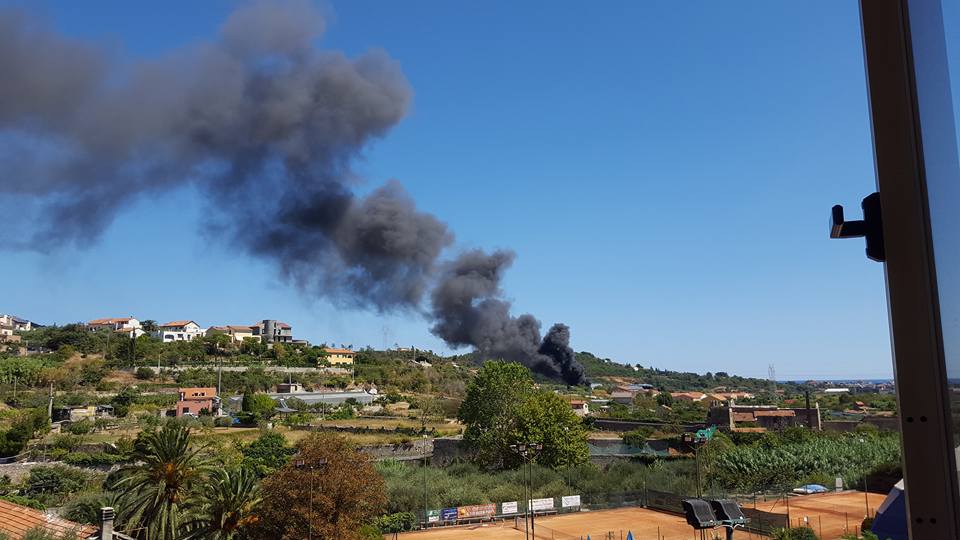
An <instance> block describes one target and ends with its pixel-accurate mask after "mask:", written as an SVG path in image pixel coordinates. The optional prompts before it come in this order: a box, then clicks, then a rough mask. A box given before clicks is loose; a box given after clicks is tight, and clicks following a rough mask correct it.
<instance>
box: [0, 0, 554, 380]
mask: <svg viewBox="0 0 960 540" xmlns="http://www.w3.org/2000/svg"><path fill="white" fill-rule="evenodd" d="M324 29H325V21H324V18H323V17H322V16H321V14H320V13H319V11H318V10H317V9H316V8H315V7H314V6H313V5H312V4H311V3H310V2H308V1H306V0H286V1H279V2H266V1H255V2H252V3H248V4H245V5H243V6H242V7H240V8H239V9H238V10H237V11H235V12H234V13H233V14H232V15H231V16H230V17H229V18H228V19H227V20H226V22H225V23H224V24H223V25H222V26H221V28H220V31H219V34H218V36H217V37H216V38H215V39H213V40H211V41H208V42H202V43H197V44H194V45H192V46H189V47H186V48H183V49H180V50H178V51H176V52H174V53H172V54H168V55H166V56H163V57H161V58H158V59H154V60H149V61H141V62H130V61H126V60H125V59H123V58H120V57H119V55H118V53H116V52H115V51H111V50H107V49H104V48H99V47H96V46H92V45H89V44H86V43H83V42H79V41H76V40H72V39H69V38H66V37H64V36H62V35H60V34H58V33H57V32H55V31H54V30H52V29H51V28H49V27H47V26H46V25H45V24H44V23H43V22H41V21H39V20H37V19H36V18H34V17H31V16H29V15H28V14H26V13H24V12H21V11H18V10H15V9H10V8H0V78H2V80H0V212H3V215H6V216H15V218H16V219H8V220H7V223H8V224H11V225H12V226H13V227H14V230H16V232H17V233H15V234H7V235H4V237H3V238H0V246H2V247H5V248H7V249H33V250H39V251H50V250H54V249H58V248H62V247H65V246H78V247H83V246H84V245H85V244H88V243H90V242H92V241H95V240H96V239H97V238H99V236H100V235H101V234H102V233H103V231H104V230H105V229H106V228H107V227H108V226H109V225H110V223H111V222H112V221H113V220H114V218H115V217H116V215H117V214H118V213H119V212H120V211H122V210H124V209H126V208H129V207H130V206H131V203H132V202H133V201H135V200H136V199H138V198H140V197H145V196H152V197H160V196H163V195H164V194H166V193H169V192H171V191H173V190H175V189H177V188H179V187H181V186H184V185H192V186H195V187H197V188H198V189H199V190H200V191H201V192H202V193H203V194H204V195H205V197H206V200H207V205H208V211H207V212H206V215H207V219H208V220H209V223H206V224H205V225H206V226H205V227H204V230H206V231H207V232H208V233H209V234H211V235H213V236H214V237H215V238H216V239H217V240H218V241H220V240H222V239H224V238H226V239H228V240H232V241H233V242H234V244H235V245H240V246H242V247H243V248H244V249H245V250H246V251H248V252H249V253H250V254H252V255H255V256H258V257H262V258H265V259H267V260H269V261H272V262H273V263H275V264H276V265H277V267H278V269H279V270H280V272H281V273H282V274H283V275H284V276H285V277H286V278H287V279H288V280H290V281H291V282H293V283H295V284H296V285H297V286H299V287H300V288H301V289H302V290H305V291H308V292H310V293H312V294H315V295H317V296H323V297H325V298H329V299H332V300H333V301H336V302H338V303H341V304H349V305H353V306H359V307H364V308H372V309H376V310H378V311H382V312H385V311H396V310H411V311H418V310H420V309H421V308H420V306H421V305H422V301H423V297H424V295H425V294H426V293H427V292H428V291H429V289H430V287H431V286H432V284H433V282H434V280H435V279H436V274H437V267H438V265H439V264H440V263H439V259H440V256H441V253H442V252H443V250H444V249H445V248H447V247H448V246H450V245H451V244H452V243H453V234H452V233H451V232H450V231H449V230H448V228H447V226H446V225H445V224H444V223H442V222H441V221H439V220H438V219H437V218H435V217H434V216H432V215H430V214H429V213H426V212H423V211H420V210H418V209H417V207H416V205H415V203H414V201H413V200H412V199H411V198H410V197H409V196H408V195H407V193H406V191H405V190H404V189H403V187H402V186H401V185H400V183H398V182H396V181H390V182H387V183H386V184H385V185H383V186H381V187H379V188H377V189H374V190H373V191H372V192H370V193H369V194H367V195H365V196H358V195H356V194H355V193H354V191H353V187H354V185H355V184H356V183H357V182H358V178H357V175H356V173H355V172H354V171H353V169H352V164H353V163H355V162H356V161H357V160H359V159H361V158H362V157H363V152H364V150H365V149H366V148H367V147H368V146H369V144H370V143H372V142H373V141H375V140H377V139H379V138H381V137H383V136H384V135H386V134H387V133H388V132H389V130H390V129H391V128H393V126H395V125H396V124H397V123H398V122H399V121H400V120H401V119H402V118H403V117H404V116H405V115H406V113H407V110H408V109H409V106H410V103H411V100H412V90H411V88H410V84H409V83H408V81H407V79H406V77H405V76H404V75H403V73H402V71H401V70H400V67H399V65H398V63H397V62H396V61H394V60H392V59H391V58H390V57H389V56H388V55H387V54H386V53H384V52H383V51H377V50H374V51H370V52H367V53H365V54H362V55H360V56H358V57H356V58H348V57H346V56H344V55H343V54H342V53H339V52H337V51H329V50H322V49H318V48H317V47H316V46H315V42H316V41H317V40H318V39H320V37H321V36H322V34H323V32H324ZM17 224H20V225H22V226H23V227H24V228H23V229H20V230H17V229H16V226H17ZM434 296H435V297H436V295H434ZM487 296H489V294H488V295H487ZM488 299H489V300H491V302H493V301H494V300H495V299H493V298H488ZM499 302H500V303H499V304H496V306H498V307H497V308H496V309H497V310H499V311H497V312H496V313H494V311H496V310H491V311H489V312H487V313H486V314H485V318H484V321H483V322H484V324H486V325H494V326H496V325H500V326H502V327H505V328H506V327H513V331H515V332H516V333H518V335H516V336H510V335H509V332H506V333H501V334H500V335H502V336H503V337H504V338H508V339H509V340H510V341H507V342H504V343H502V344H499V345H498V344H495V343H493V340H495V339H498V334H497V333H496V332H490V331H487V329H486V328H479V329H473V330H470V331H466V330H464V331H465V332H466V333H465V334H464V335H462V336H461V335H456V336H454V339H452V340H450V339H448V342H449V343H451V344H452V345H471V346H475V347H477V348H478V349H480V350H484V351H492V352H494V351H502V352H503V353H504V354H507V353H509V358H510V359H514V360H518V361H524V362H530V363H531V366H534V367H535V368H536V369H537V370H538V371H540V372H542V373H548V374H554V375H566V374H567V372H568V371H569V370H567V371H565V368H564V366H565V365H567V364H563V363H562V362H564V361H565V360H562V357H563V354H562V352H563V351H564V350H565V343H563V342H564V339H565V338H564V337H563V335H562V334H563V333H562V332H560V333H558V335H557V339H556V340H555V341H556V345H550V344H548V343H546V342H545V343H544V344H543V348H544V352H543V353H542V354H541V353H538V352H537V351H536V350H535V349H536V345H531V343H534V344H535V343H539V323H538V322H537V321H536V320H535V319H533V317H531V316H528V315H525V316H522V317H519V318H512V317H510V315H509V313H508V311H509V304H507V303H504V302H502V301H499ZM493 305H494V304H491V306H493ZM451 307H455V306H451ZM432 314H433V315H434V316H436V317H437V321H438V322H437V328H442V327H444V326H446V325H449V324H452V323H453V321H454V319H455V317H456V316H457V315H458V314H462V315H470V314H469V312H465V311H462V310H461V311H457V312H456V313H447V312H445V311H444V309H443V306H442V305H441V306H434V308H433V310H432ZM497 316H499V317H500V318H501V320H500V321H499V322H498V321H497V320H496V317H497ZM470 324H471V323H470V322H469V321H462V322H461V326H462V327H464V329H466V327H468V326H470ZM437 335H439V336H441V337H443V338H444V339H447V338H446V337H445V336H446V334H445V333H444V332H440V331H438V333H437ZM521 335H522V337H521ZM471 340H474V341H471ZM551 343H552V342H551ZM531 347H533V348H534V349H533V354H528V353H529V351H531ZM558 351H559V352H558ZM555 356H556V357H557V358H558V360H557V361H556V362H554V363H551V361H548V360H547V359H548V358H551V359H552V358H554V357H555ZM505 357H507V356H505ZM571 377H572V376H571Z"/></svg>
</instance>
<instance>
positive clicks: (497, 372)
mask: <svg viewBox="0 0 960 540" xmlns="http://www.w3.org/2000/svg"><path fill="white" fill-rule="evenodd" d="M532 393H533V377H532V376H531V375H530V370H528V369H527V368H525V367H523V366H521V365H520V364H516V363H512V362H500V361H490V362H487V363H486V364H484V366H483V367H482V368H481V369H480V370H479V371H478V372H477V375H476V377H475V378H474V379H473V381H471V382H470V385H469V386H467V395H466V397H465V398H464V400H463V404H462V405H461V406H460V410H459V411H458V413H457V418H458V419H459V420H460V422H462V423H463V424H464V425H465V426H466V430H465V431H464V433H463V441H464V444H465V446H466V447H467V448H469V449H470V451H471V454H472V459H473V460H474V461H476V462H477V463H479V464H481V465H485V466H512V465H515V464H516V459H515V458H513V457H511V456H510V454H511V451H510V445H511V444H513V443H514V442H516V441H514V440H513V439H512V434H513V432H514V427H515V423H516V419H517V413H518V410H519V408H520V407H521V405H523V403H524V401H526V399H527V398H528V397H529V396H530V395H531V394H532Z"/></svg>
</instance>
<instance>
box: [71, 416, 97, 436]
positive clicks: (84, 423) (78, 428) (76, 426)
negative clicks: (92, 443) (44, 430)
mask: <svg viewBox="0 0 960 540" xmlns="http://www.w3.org/2000/svg"><path fill="white" fill-rule="evenodd" d="M67 431H68V432H70V433H71V434H73V435H86V434H88V433H90V432H91V431H93V422H91V421H90V419H89V418H84V419H83V420H80V421H79V422H71V423H70V425H69V426H67Z"/></svg>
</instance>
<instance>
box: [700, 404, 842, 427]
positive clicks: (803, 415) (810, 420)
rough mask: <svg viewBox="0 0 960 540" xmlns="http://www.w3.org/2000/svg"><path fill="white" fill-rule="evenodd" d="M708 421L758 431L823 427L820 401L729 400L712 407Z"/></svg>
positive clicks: (719, 425) (723, 425)
mask: <svg viewBox="0 0 960 540" xmlns="http://www.w3.org/2000/svg"><path fill="white" fill-rule="evenodd" d="M707 423H708V424H715V425H717V426H718V427H719V428H720V429H722V430H725V431H743V430H749V431H755V430H763V431H765V430H768V429H774V430H778V429H783V428H785V427H793V426H803V427H808V428H810V429H816V430H821V429H823V424H822V423H821V418H820V405H819V404H817V405H816V406H815V407H811V408H809V409H807V408H789V409H788V408H778V407H777V406H776V405H737V404H735V403H729V402H728V403H727V404H725V405H721V406H718V407H711V409H710V412H709V413H708V415H707Z"/></svg>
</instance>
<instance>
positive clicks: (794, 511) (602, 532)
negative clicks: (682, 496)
mask: <svg viewBox="0 0 960 540" xmlns="http://www.w3.org/2000/svg"><path fill="white" fill-rule="evenodd" d="M884 497H885V495H881V494H876V493H871V494H869V495H868V496H867V497H866V498H865V497H864V494H863V492H857V491H845V492H842V493H823V494H819V495H805V496H801V497H790V500H789V505H790V520H791V523H793V524H794V525H796V524H797V523H798V520H799V522H800V523H801V524H802V523H803V522H804V517H806V518H807V523H808V524H809V525H810V526H811V527H812V528H813V530H814V531H815V532H816V533H817V535H818V536H820V538H821V539H822V540H834V539H837V538H840V536H841V535H842V534H843V533H844V532H845V531H846V530H848V529H849V530H850V531H854V529H855V528H859V526H860V522H861V521H862V520H863V517H864V515H865V514H866V506H867V501H869V505H870V512H871V515H873V514H874V513H875V512H876V510H877V508H878V507H879V506H880V504H881V503H882V502H883V499H884ZM745 506H746V505H745ZM750 506H752V505H750ZM786 507H787V505H786V504H785V503H784V501H783V500H782V499H780V500H776V501H767V502H758V503H757V508H758V509H760V510H766V511H770V512H776V513H782V514H786V513H787V508H786ZM536 528H537V530H536V538H537V539H540V540H543V539H552V540H580V539H581V538H582V539H584V540H585V539H586V538H587V535H589V536H590V540H621V539H625V538H626V537H627V533H628V532H632V533H633V538H634V539H635V540H657V538H658V535H659V538H660V539H661V540H697V539H699V538H700V535H699V533H696V532H694V530H693V529H692V528H691V527H690V526H689V525H687V522H686V521H685V520H684V518H683V517H680V516H677V515H673V514H667V513H664V512H657V511H655V510H649V509H646V508H639V507H634V508H619V509H616V510H598V511H583V512H577V513H573V514H564V515H561V516H550V517H546V516H545V517H538V518H537V520H536ZM821 531H822V533H823V534H822V535H821ZM717 532H718V533H721V531H719V530H718V531H717ZM621 535H622V536H621ZM721 536H722V534H721ZM387 538H389V536H388V537H387ZM399 538H401V539H403V540H454V539H461V538H462V539H467V540H487V539H490V540H493V539H501V538H502V539H504V540H521V539H524V538H525V535H524V531H523V520H520V522H519V530H518V529H516V528H514V522H513V521H512V520H508V521H505V522H496V523H489V524H485V525H469V526H464V527H447V528H441V529H433V530H429V531H418V532H412V533H404V534H401V535H399ZM735 538H739V539H752V540H756V539H760V538H766V537H764V536H760V535H758V534H756V533H749V532H746V531H738V532H737V533H736V536H735Z"/></svg>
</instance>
